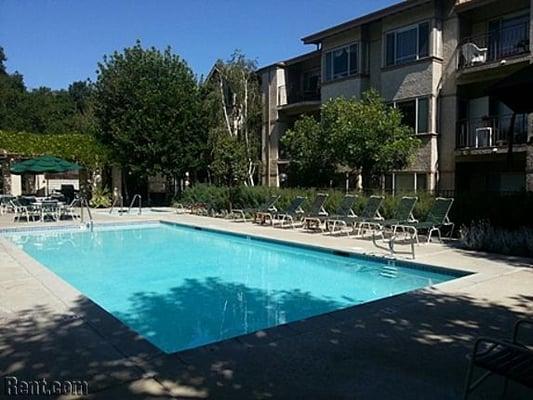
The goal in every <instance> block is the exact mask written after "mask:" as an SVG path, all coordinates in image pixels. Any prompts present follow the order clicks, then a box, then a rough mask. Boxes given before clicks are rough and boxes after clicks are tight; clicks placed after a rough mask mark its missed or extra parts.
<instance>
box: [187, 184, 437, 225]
mask: <svg viewBox="0 0 533 400" xmlns="http://www.w3.org/2000/svg"><path fill="white" fill-rule="evenodd" d="M317 193H327V194H328V200H327V202H326V205H325V208H326V210H327V211H328V212H329V213H335V210H336V209H337V207H338V206H339V204H340V202H341V201H342V198H343V197H344V195H345V192H343V191H340V190H335V189H328V190H317V189H301V188H283V189H280V188H270V187H266V186H256V187H246V186H240V187H235V188H228V187H219V186H212V185H206V184H197V185H195V186H193V187H191V188H189V189H187V190H186V191H185V192H184V193H183V194H182V195H181V197H180V198H179V199H178V201H179V202H181V203H186V204H191V203H206V204H209V205H210V206H211V207H213V208H215V209H217V210H229V209H231V208H254V207H258V206H260V205H261V204H263V203H265V201H267V200H268V199H269V198H270V196H272V195H279V196H281V197H280V199H279V201H278V203H277V206H278V208H280V209H284V208H286V207H287V205H288V204H289V203H290V202H291V200H292V199H293V198H295V197H296V196H304V197H306V198H307V201H306V203H305V205H304V209H306V208H308V207H310V205H311V202H312V201H313V199H314V197H315V196H316V194H317ZM353 194H356V193H353ZM368 196H369V195H363V194H358V193H357V200H356V203H355V206H354V211H355V213H360V212H361V211H362V210H363V207H364V206H365V204H366V202H367V199H368ZM416 196H418V202H417V204H416V207H415V210H414V215H415V218H417V219H424V218H425V216H426V215H427V213H428V211H429V209H430V207H431V205H432V204H433V200H434V197H433V196H432V195H431V194H428V193H418V194H416ZM400 197H401V196H390V195H387V196H385V200H384V202H383V208H382V215H383V217H385V218H388V217H392V215H393V212H394V209H395V208H396V205H397V204H398V201H399V200H400Z"/></svg>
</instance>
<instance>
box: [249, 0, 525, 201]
mask: <svg viewBox="0 0 533 400" xmlns="http://www.w3.org/2000/svg"><path fill="white" fill-rule="evenodd" d="M532 3H533V0H407V1H403V2H401V3H398V4H395V5H393V6H391V7H388V8H385V9H383V10H380V11H377V12H374V13H372V14H369V15H365V16H361V17H358V18H356V19H353V20H351V21H348V22H346V23H343V24H340V25H337V26H334V27H331V28H328V29H325V30H323V31H321V32H318V33H314V34H311V35H309V36H306V37H304V38H303V39H302V40H303V42H304V43H305V44H309V45H313V46H315V48H316V50H314V51H311V52H309V53H307V54H304V55H301V56H298V57H295V58H293V59H290V60H286V61H283V62H279V63H276V64H274V65H270V66H266V67H264V68H262V69H260V70H259V74H260V77H261V82H262V91H263V98H264V118H263V132H262V136H263V165H264V171H263V183H264V184H265V185H269V186H277V185H279V184H280V176H282V174H283V172H284V169H285V166H286V165H287V163H288V162H289V160H287V157H286V155H285V154H284V152H283V149H282V148H280V145H279V143H280V142H279V140H280V138H281V137H282V135H283V133H284V132H285V131H286V130H287V129H288V128H290V127H291V126H292V125H293V124H294V121H295V120H296V119H297V118H298V117H299V116H300V115H302V114H304V113H307V114H315V115H319V113H320V106H321V104H322V103H324V102H326V101H328V100H329V99H331V98H335V97H338V96H344V97H355V98H360V96H361V94H362V93H363V92H364V91H365V90H367V89H369V88H375V89H377V90H378V91H379V92H380V94H381V96H382V97H383V98H384V99H385V101H386V102H388V103H389V104H391V105H393V106H394V107H398V108H399V109H400V110H401V111H402V113H403V115H404V122H405V123H406V124H408V125H409V126H411V127H412V128H413V131H414V132H415V134H416V135H417V136H418V137H419V138H420V139H421V141H422V146H421V147H420V149H419V151H418V154H417V155H416V158H415V160H414V161H413V163H412V164H411V165H410V166H409V167H408V168H406V169H404V170H401V171H394V172H393V173H392V174H391V175H390V176H387V177H385V179H384V180H383V185H384V186H385V188H386V189H389V190H398V191H399V190H409V191H411V190H435V189H439V190H455V189H457V190H467V189H469V190H470V189H474V190H495V191H514V190H523V189H526V188H527V189H528V190H533V150H532V146H531V144H529V145H528V143H530V142H531V137H532V136H533V133H532V120H531V117H530V116H528V115H524V114H518V115H515V117H514V137H513V139H514V140H513V141H514V145H513V157H512V163H510V162H508V159H507V152H508V147H509V146H508V138H509V129H510V126H511V121H512V119H513V118H512V114H513V112H512V110H510V109H509V108H507V107H506V106H505V105H504V104H503V103H501V102H499V101H498V100H497V99H496V98H493V97H491V96H490V95H489V94H488V89H489V88H490V87H491V86H492V85H494V84H495V83H496V82H498V81H499V80H501V79H503V78H505V77H506V76H509V75H511V74H512V73H513V72H515V71H517V70H520V69H521V68H523V67H524V66H527V65H528V64H529V63H530V62H531V61H532V57H531V54H532V52H531V50H532V43H533V40H531V38H532V37H533V30H532V27H531V26H532V24H531V20H532V14H531V9H532Z"/></svg>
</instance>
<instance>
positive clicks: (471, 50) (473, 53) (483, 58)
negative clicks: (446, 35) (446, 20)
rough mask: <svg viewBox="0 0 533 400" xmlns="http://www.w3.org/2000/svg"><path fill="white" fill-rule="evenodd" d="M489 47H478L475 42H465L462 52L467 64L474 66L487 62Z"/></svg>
mask: <svg viewBox="0 0 533 400" xmlns="http://www.w3.org/2000/svg"><path fill="white" fill-rule="evenodd" d="M487 51H488V49H487V48H485V47H483V48H481V47H478V46H477V45H476V44H475V43H465V44H463V45H462V47H461V53H462V54H463V57H464V59H465V66H467V67H469V66H473V65H476V64H483V63H486V62H487Z"/></svg>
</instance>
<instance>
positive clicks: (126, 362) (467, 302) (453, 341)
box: [0, 279, 533, 400]
mask: <svg viewBox="0 0 533 400" xmlns="http://www.w3.org/2000/svg"><path fill="white" fill-rule="evenodd" d="M275 295H276V297H277V298H276V299H275V300H276V301H274V299H273V297H272V296H273V292H265V291H261V290H256V289H251V288H248V287H246V286H244V285H233V284H226V283H224V282H221V281H218V280H216V279H207V280H205V281H196V280H190V281H187V283H186V284H184V285H182V286H180V287H176V288H173V289H172V290H170V291H168V292H167V293H165V294H155V293H138V294H136V295H135V296H134V297H133V298H132V299H131V300H132V303H133V305H134V306H133V308H132V310H131V312H128V313H127V314H123V315H121V316H120V317H121V318H122V319H123V320H125V321H127V322H128V323H130V324H131V325H135V326H136V329H138V330H141V331H146V332H147V333H146V335H147V337H150V334H149V331H150V328H151V327H153V326H157V327H161V329H162V333H161V335H163V338H164V339H165V340H166V339H168V338H170V337H171V335H175V330H179V331H180V332H179V333H180V335H183V337H185V338H187V339H188V340H190V342H191V343H194V342H195V340H198V338H199V337H204V338H205V337H207V336H209V335H215V334H219V333H220V331H221V330H223V331H224V332H225V333H228V332H227V330H228V329H230V328H231V327H232V326H234V325H236V324H242V323H248V324H250V326H251V324H253V323H256V322H257V321H265V320H268V321H271V320H272V321H274V320H275V319H276V318H278V319H279V318H281V316H282V315H284V316H283V318H286V319H287V320H290V319H291V313H294V312H296V311H297V310H298V311H301V309H302V308H303V309H305V310H306V311H307V312H309V313H310V314H313V313H315V312H318V311H319V310H323V309H324V307H335V306H336V304H335V303H334V302H332V301H329V300H327V299H326V300H324V299H317V298H314V297H313V296H310V295H309V294H308V293H302V292H277V293H275ZM512 300H513V305H512V308H511V307H510V306H505V305H503V304H502V303H496V302H488V301H480V300H479V299H475V298H473V297H469V296H459V295H457V296H451V295H446V294H443V293H437V292H435V291H417V292H413V293H408V294H405V295H400V296H395V297H392V298H388V299H385V300H382V301H378V302H373V303H368V304H364V305H361V306H358V307H355V308H350V309H345V310H341V311H338V312H334V313H331V314H328V315H327V316H321V317H318V318H310V319H309V320H307V321H304V322H296V323H294V324H289V325H286V326H281V327H276V328H273V329H267V330H264V331H262V332H261V333H260V334H251V335H248V336H247V337H244V338H238V339H230V340H226V341H224V342H220V343H217V344H214V345H208V346H203V347H200V348H196V349H191V350H187V351H184V352H180V353H175V354H162V353H159V352H157V351H154V349H153V348H151V347H150V346H149V345H147V344H146V342H144V341H143V340H140V339H139V338H137V337H135V335H132V334H131V332H130V331H129V330H127V329H125V328H124V327H123V326H122V325H121V324H119V323H118V321H116V320H115V319H114V318H112V317H110V316H109V315H108V314H105V313H102V310H100V309H98V307H97V306H95V305H94V303H92V302H91V301H89V300H87V299H83V298H82V299H80V300H79V301H78V303H77V304H76V306H75V307H73V308H72V309H70V310H68V312H66V313H53V312H52V311H51V310H49V309H45V308H38V309H34V310H31V312H25V313H18V314H17V315H10V316H7V317H5V318H4V319H3V321H2V323H1V325H0V370H1V371H2V376H5V375H14V376H17V377H19V378H21V379H22V378H24V377H25V378H32V379H36V378H41V377H46V378H48V379H69V378H70V379H82V380H83V379H85V380H88V381H89V390H90V391H91V392H92V393H93V396H94V398H121V399H126V398H142V399H145V398H168V397H175V398H179V399H194V398H206V397H208V398H213V399H233V398H242V399H266V398H273V399H289V398H290V399H300V398H301V399H304V398H305V399H365V400H366V399H432V400H433V399H435V400H438V399H456V398H458V397H460V393H461V390H462V384H463V380H464V375H465V371H466V366H467V361H468V360H467V357H466V356H467V354H468V353H469V351H470V349H471V346H472V343H473V339H474V337H476V336H478V335H489V336H498V337H508V336H509V334H510V330H511V327H512V324H513V322H514V321H515V320H516V319H517V318H519V317H524V316H530V317H531V315H532V314H533V312H532V307H531V301H532V300H533V296H531V294H530V293H521V294H517V295H514V297H513V299H512ZM254 308H257V309H259V310H260V311H259V312H257V313H252V312H251V310H252V309H254ZM191 312H192V313H191ZM198 319H200V320H202V321H204V325H202V329H199V324H198ZM279 321H281V320H279ZM279 321H278V322H279ZM230 333H231V332H230ZM154 337H155V336H152V337H151V339H152V340H153V339H154ZM147 372H150V373H153V374H154V375H155V381H154V380H152V381H153V382H152V383H154V384H155V385H157V389H154V388H153V387H150V386H149V385H145V386H142V385H138V384H132V383H131V382H133V381H137V382H138V379H139V378H141V377H142V376H143V375H145V374H146V373H147ZM2 381H3V379H2ZM500 383H501V382H499V381H498V380H497V379H494V380H493V381H491V383H489V384H488V385H487V387H486V388H484V390H483V391H480V392H479V394H478V397H475V396H473V397H472V398H473V399H475V398H487V399H491V398H497V396H496V395H495V393H497V390H499V384H500ZM2 384H3V382H2ZM161 385H162V386H161ZM495 390H496V391H495ZM0 393H3V388H2V392H0ZM524 393H525V394H524ZM510 394H511V397H509V398H516V399H521V398H524V397H521V396H524V395H527V396H530V395H531V393H528V392H523V391H521V389H520V388H518V387H516V386H512V387H511V391H510ZM483 396H485V397H483ZM526 398H527V397H526Z"/></svg>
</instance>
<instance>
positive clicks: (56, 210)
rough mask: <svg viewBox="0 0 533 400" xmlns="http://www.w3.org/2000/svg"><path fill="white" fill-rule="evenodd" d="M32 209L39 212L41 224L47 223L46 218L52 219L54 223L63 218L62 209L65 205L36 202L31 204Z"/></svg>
mask: <svg viewBox="0 0 533 400" xmlns="http://www.w3.org/2000/svg"><path fill="white" fill-rule="evenodd" d="M31 205H32V207H33V208H34V209H36V210H37V211H38V212H39V215H40V217H39V222H45V221H46V217H47V216H50V217H52V221H59V219H60V218H61V208H62V207H63V206H64V205H65V203H62V202H59V201H50V200H45V201H35V202H33V203H31Z"/></svg>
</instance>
